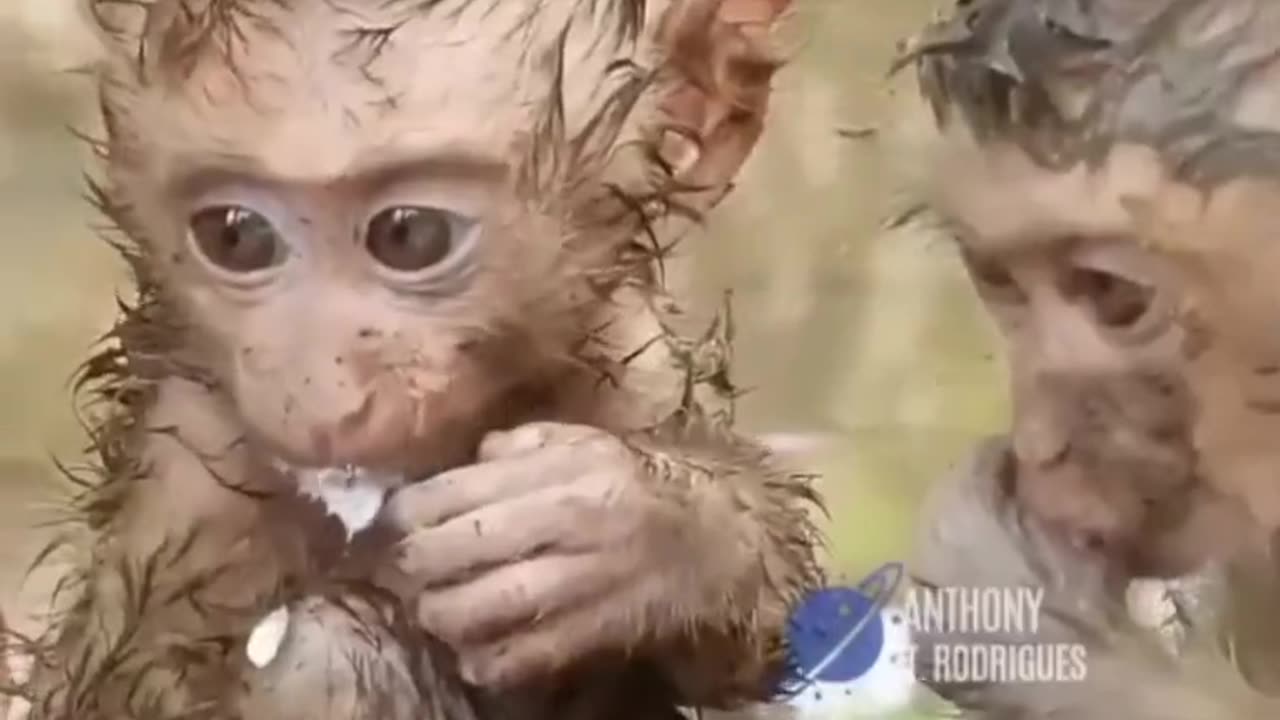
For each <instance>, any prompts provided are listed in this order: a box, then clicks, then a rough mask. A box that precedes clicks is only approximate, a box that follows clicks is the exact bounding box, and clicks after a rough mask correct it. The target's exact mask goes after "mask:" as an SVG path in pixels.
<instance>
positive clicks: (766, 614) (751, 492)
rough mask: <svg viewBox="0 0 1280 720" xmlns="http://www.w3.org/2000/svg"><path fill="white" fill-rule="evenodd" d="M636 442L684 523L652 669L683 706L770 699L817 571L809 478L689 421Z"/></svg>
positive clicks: (654, 624)
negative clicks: (797, 610) (796, 612)
mask: <svg viewBox="0 0 1280 720" xmlns="http://www.w3.org/2000/svg"><path fill="white" fill-rule="evenodd" d="M638 445H639V447H640V448H641V453H642V455H644V456H645V457H646V463H645V464H646V466H647V467H648V469H649V474H650V477H651V480H652V481H653V482H655V483H656V484H658V486H659V487H660V488H662V491H663V492H664V493H666V494H668V497H669V498H670V500H671V502H672V505H673V507H676V508H679V509H680V515H681V516H682V517H683V521H682V522H684V523H685V524H686V528H685V530H684V531H683V534H684V538H682V539H683V542H681V543H680V545H679V547H678V548H675V549H673V553H672V554H671V555H670V556H669V558H668V560H667V562H668V564H669V573H670V577H669V579H668V587H669V588H670V591H669V592H670V595H669V596H668V597H667V598H666V599H665V600H663V601H661V602H660V603H659V604H657V605H656V609H657V611H656V612H655V613H654V615H653V616H651V618H650V623H649V627H650V630H651V631H652V636H651V637H652V640H651V646H650V647H651V648H652V650H651V651H652V653H653V657H654V659H655V661H656V663H657V666H658V668H659V670H660V671H661V672H662V674H663V675H664V677H665V678H666V679H667V681H668V682H670V683H671V685H672V686H673V687H674V688H675V689H676V692H677V693H678V696H679V700H680V701H681V702H683V703H687V704H689V705H693V706H702V707H719V708H727V707H734V706H736V705H738V704H740V703H742V702H750V701H755V702H760V701H767V700H769V699H771V698H772V697H773V695H774V694H775V693H776V692H777V689H778V683H779V681H780V680H781V677H782V672H783V671H784V670H785V660H786V653H785V647H786V646H785V633H786V628H787V622H788V615H789V610H790V609H791V607H792V606H793V604H794V603H795V602H797V601H798V600H799V599H800V597H801V596H802V595H803V594H804V593H805V592H806V591H809V590H812V589H814V588H816V587H817V586H818V585H819V584H820V582H821V579H822V574H821V571H820V569H819V566H818V563H817V560H816V557H815V553H816V549H817V547H818V544H819V539H818V538H819V536H818V533H817V530H816V528H815V526H814V525H813V523H812V519H811V516H810V512H811V511H812V510H813V509H814V508H815V507H816V506H820V501H819V499H818V498H817V496H816V494H815V493H814V491H813V490H812V488H811V487H810V484H809V478H808V477H806V476H801V475H797V474H792V473H788V472H786V471H785V470H782V469H781V468H779V467H778V464H777V463H776V462H775V461H774V460H773V459H772V458H771V457H770V456H769V454H768V452H767V451H765V450H763V449H761V448H760V447H759V446H757V445H755V444H754V443H751V442H749V441H747V440H744V439H742V438H739V437H736V436H734V435H732V434H731V433H729V432H727V431H724V430H718V429H713V428H711V427H707V426H703V427H699V426H698V424H691V423H688V422H679V423H675V422H673V423H672V424H671V425H670V426H668V427H664V428H662V429H659V430H658V431H656V432H654V433H652V434H651V435H649V436H647V437H646V438H645V439H644V440H643V441H641V442H640V443H639V444H638ZM676 553H681V554H676Z"/></svg>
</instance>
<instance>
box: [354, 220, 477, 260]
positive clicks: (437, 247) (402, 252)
mask: <svg viewBox="0 0 1280 720" xmlns="http://www.w3.org/2000/svg"><path fill="white" fill-rule="evenodd" d="M467 222H468V221H467V220H466V219H464V218H462V217H460V216H458V215H455V214H454V213H451V212H449V211H447V210H441V209H439V208H433V207H416V206H408V205H406V206H401V207H393V208H388V209H386V210H383V211H381V212H379V213H378V214H377V215H374V216H373V219H372V220H370V221H369V227H368V228H367V230H366V232H365V247H366V248H367V249H368V251H369V254H370V255H371V256H373V259H374V260H377V261H378V263H380V264H381V265H383V266H384V267H386V268H387V269H389V270H394V271H396V272H402V273H410V272H417V271H421V270H426V269H427V268H430V267H433V266H435V265H438V264H439V263H441V262H442V261H444V260H445V259H446V258H448V257H449V255H450V253H451V251H452V250H453V249H454V247H455V245H456V244H457V243H458V242H459V240H460V236H461V235H462V234H463V232H464V231H465V230H466V227H465V225H466V223H467Z"/></svg>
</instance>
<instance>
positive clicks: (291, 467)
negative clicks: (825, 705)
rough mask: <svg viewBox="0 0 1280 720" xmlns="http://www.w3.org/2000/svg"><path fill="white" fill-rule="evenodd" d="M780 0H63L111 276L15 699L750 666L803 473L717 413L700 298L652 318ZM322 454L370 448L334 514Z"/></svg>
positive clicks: (748, 677) (536, 709)
mask: <svg viewBox="0 0 1280 720" xmlns="http://www.w3.org/2000/svg"><path fill="white" fill-rule="evenodd" d="M781 9H782V4H781V3H777V2H751V1H749V0H726V1H725V2H701V1H696V2H680V3H673V4H670V5H667V4H663V5H662V6H661V7H659V6H656V5H653V4H645V3H640V2H635V1H629V2H624V1H622V0H615V1H612V2H609V1H607V0H597V1H594V2H586V1H583V2H578V1H575V0H554V1H552V2H543V3H537V4H525V3H500V2H489V1H486V0H473V1H471V2H466V1H464V0H452V1H451V0H438V1H436V2H391V3H388V2H348V3H339V2H315V3H300V2H298V3H289V2H283V1H281V0H261V1H259V2H249V1H247V0H241V1H240V2H231V1H228V0H223V1H221V2H213V1H210V2H204V3H178V2H156V3H152V4H141V5H140V4H137V3H128V4H126V3H108V2H98V3H96V4H95V6H94V12H95V13H96V18H97V19H98V21H99V24H100V26H101V27H102V29H103V31H104V34H105V35H106V36H107V37H108V38H109V40H110V42H109V45H110V47H111V52H110V53H109V57H108V59H107V60H106V62H105V63H104V64H103V66H102V68H101V69H100V71H99V74H98V77H99V82H100V97H101V106H102V111H103V116H104V120H105V128H106V136H105V139H104V140H103V141H102V142H101V143H100V144H98V145H97V146H96V147H97V148H98V150H99V151H100V154H101V157H102V159H103V161H104V165H105V175H104V177H103V180H102V182H101V183H100V184H97V185H95V197H96V198H97V199H98V201H99V203H100V205H101V206H102V208H103V210H104V211H105V212H106V213H107V215H108V216H109V217H110V219H111V220H112V221H113V223H114V225H115V226H116V232H113V233H112V235H111V238H112V240H113V241H114V242H116V243H117V245H118V246H119V247H120V248H121V250H122V252H123V254H124V256H125V257H126V258H127V259H128V260H129V262H130V264H131V266H132V268H133V270H134V272H135V275H136V278H137V282H138V286H139V296H138V300H137V302H136V303H135V304H133V305H131V306H129V307H128V308H127V309H126V311H125V313H124V316H123V318H122V320H121V321H120V323H119V324H118V326H117V328H116V330H115V332H114V333H113V340H114V343H113V344H109V345H108V346H107V348H106V349H105V350H104V351H103V352H101V353H100V354H99V355H97V356H95V357H94V358H93V359H91V360H90V361H89V363H88V364H87V365H86V370H85V374H84V382H83V387H84V388H85V389H86V390H87V391H89V392H91V393H93V394H94V395H95V396H96V397H97V398H98V399H99V400H100V401H101V402H100V404H99V405H98V409H99V412H98V413H97V414H96V416H95V420H94V422H93V424H92V432H93V439H94V441H95V446H96V451H97V453H98V455H99V459H100V464H101V467H100V468H99V472H98V473H97V475H98V476H100V477H94V478H88V479H85V478H81V481H82V482H83V483H84V484H85V486H86V489H85V490H84V492H83V494H82V495H81V496H80V497H79V498H78V500H77V509H78V510H79V511H80V513H79V515H80V520H81V521H82V522H81V523H80V526H81V528H82V529H83V530H84V531H86V532H87V534H88V537H87V542H86V545H87V546H88V547H90V548H91V554H90V556H89V557H85V558H82V559H79V560H78V561H77V567H79V568H80V569H79V570H78V571H77V572H76V573H74V574H73V575H72V576H71V577H69V578H68V580H67V582H65V583H64V584H63V585H64V586H65V587H64V588H63V591H62V592H63V595H64V596H69V597H70V602H69V603H67V607H66V608H65V612H64V613H63V614H62V616H61V617H60V618H59V619H58V621H57V622H56V623H55V625H54V627H53V628H52V629H51V630H50V633H49V636H48V638H46V639H45V640H44V641H42V642H41V643H39V644H38V645H37V646H36V647H34V648H33V653H34V654H35V655H36V656H37V657H38V659H39V661H38V663H37V667H36V669H35V672H34V673H33V679H32V682H31V685H32V687H31V693H32V695H33V697H32V700H33V703H34V707H33V710H32V717H33V718H58V719H59V720H62V719H68V718H75V719H76V720H91V719H94V718H111V719H112V720H115V719H116V718H146V719H147V720H151V719H153V718H170V717H184V718H191V717H205V718H219V719H221V718H248V719H253V718H299V719H302V718H307V719H308V720H311V719H315V718H341V719H343V720H346V719H351V718H420V717H436V718H470V717H480V718H504V717H512V718H542V717H565V718H574V717H583V718H595V717H618V718H627V717H666V716H670V715H671V714H672V713H673V712H674V707H675V706H676V705H678V704H684V705H706V706H724V707H733V706H735V705H736V704H738V703H740V702H743V701H746V700H751V699H762V698H764V697H766V696H767V695H768V693H769V692H770V691H771V689H772V679H773V676H774V675H775V674H776V673H777V672H778V671H779V670H780V669H781V668H780V665H781V663H782V655H783V653H782V647H781V645H782V643H781V636H782V632H783V628H784V624H785V617H786V609H787V606H788V605H789V604H790V602H791V601H792V600H793V599H794V598H795V597H796V596H797V595H798V594H799V593H800V592H802V591H803V590H804V589H805V588H807V587H809V586H811V585H813V584H814V583H816V582H817V581H818V579H819V573H818V570H817V568H816V564H815V561H814V555H813V546H814V540H815V533H814V530H813V527H812V526H811V524H810V521H809V519H808V512H807V511H808V509H809V507H810V506H811V505H812V504H813V501H814V500H815V498H814V496H813V494H812V492H811V490H810V489H809V487H808V484H807V481H806V480H805V479H804V478H803V477H800V476H796V475H792V474H788V473H786V472H784V471H782V470H781V469H780V468H778V467H776V463H774V462H773V461H772V460H771V458H770V457H769V456H768V454H767V453H766V452H764V451H763V450H761V449H760V448H758V447H757V446H755V445H754V444H752V443H750V442H747V441H745V440H742V439H740V438H738V437H736V436H735V435H734V434H733V433H732V431H731V429H730V428H729V427H728V423H729V420H730V419H731V415H729V414H727V413H726V412H721V411H720V410H719V409H718V405H720V404H724V405H728V403H727V402H725V401H726V400H727V399H730V398H731V396H732V393H733V387H732V385H730V384H729V382H728V380H727V376H726V363H727V361H728V357H729V350H728V344H727V342H728V335H729V331H730V330H731V325H729V324H728V322H727V319H726V321H725V322H723V323H721V324H719V325H717V326H716V332H712V333H709V334H708V335H707V336H706V337H705V338H702V339H700V340H698V339H695V340H690V341H684V340H681V339H680V338H678V337H675V336H674V335H673V334H671V333H669V332H668V331H667V330H666V329H665V326H664V324H663V322H662V319H663V315H664V314H665V313H667V312H669V311H670V307H669V303H668V301H667V300H666V299H665V298H664V297H663V295H662V292H661V286H660V280H661V277H660V274H661V259H662V255H663V253H665V252H666V250H667V249H668V244H669V243H670V240H671V239H672V238H671V237H668V236H669V235H672V234H673V231H672V228H678V227H680V226H681V225H682V222H683V221H686V220H688V219H695V218H696V217H697V216H698V214H699V213H700V212H701V211H702V210H705V209H706V208H707V207H709V206H710V205H711V204H713V203H714V201H715V200H716V199H718V197H719V195H720V194H722V193H723V191H724V189H725V188H726V187H727V185H728V182H729V180H730V179H731V177H732V175H733V173H734V171H736V169H737V167H738V165H739V164H740V163H741V161H742V159H743V157H745V155H746V153H747V152H748V151H749V150H750V147H751V145H752V144H753V143H754V140H755V136H756V134H757V133H758V131H759V120H760V115H761V113H762V112H763V99H764V97H765V96H766V95H767V90H768V81H769V77H770V76H771V74H772V69H773V68H774V66H775V65H776V63H775V62H774V61H773V60H772V59H771V58H770V57H769V55H768V54H767V52H765V41H766V40H767V30H768V29H769V27H770V26H771V24H772V22H773V20H774V19H775V17H776V15H777V13H778V12H779V11H780V10H781ZM673 143H674V145H675V146H677V147H683V148H685V149H686V150H688V149H690V148H691V149H692V152H682V153H678V155H679V157H680V159H681V162H670V161H668V159H667V158H666V156H665V155H664V153H663V152H661V150H664V149H667V148H669V147H671V146H672V144H673ZM341 466H351V467H352V468H355V469H358V470H359V471H360V472H363V473H367V474H370V475H376V476H378V477H383V478H387V479H388V480H387V482H386V484H387V485H388V487H386V488H385V490H386V492H387V499H386V507H385V508H384V511H383V513H382V515H381V517H380V519H379V520H378V522H377V524H376V527H375V530H378V531H379V532H371V533H369V542H368V543H362V542H361V540H362V537H363V536H357V537H356V538H355V541H354V543H353V545H352V546H351V547H347V544H346V533H345V532H343V529H342V528H341V527H340V524H339V523H338V522H337V521H336V520H335V519H332V518H328V519H326V518H325V517H324V516H323V512H322V511H320V510H318V509H317V508H316V507H315V506H314V504H313V503H307V502H306V501H304V500H301V499H299V498H300V493H298V492H296V491H295V490H296V488H295V487H294V486H295V485H296V482H295V481H294V480H293V478H297V477H305V476H307V475H308V473H310V472H312V471H314V470H318V469H323V468H332V467H341ZM422 478H426V479H427V480H425V481H423V482H409V483H407V484H400V482H401V480H417V479H422ZM380 535H389V536H390V537H391V538H392V540H391V541H390V542H392V547H389V548H386V547H384V548H382V549H379V548H378V547H377V546H376V544H375V545H374V546H372V547H371V546H370V543H375V541H376V540H377V539H378V536H380ZM362 545H363V546H362ZM281 605H287V606H289V607H291V608H292V621H291V622H290V624H289V629H288V633H287V635H286V637H285V638H284V639H283V645H282V646H281V648H280V652H279V654H278V656H277V657H275V658H274V660H273V661H272V662H271V663H270V664H269V665H267V667H266V668H265V669H261V670H259V669H257V668H251V667H249V664H248V659H247V658H246V657H245V643H246V640H247V637H248V635H249V632H250V629H251V628H252V627H253V626H254V625H255V624H257V623H258V622H259V621H260V620H261V619H262V618H263V617H264V616H265V615H266V614H267V613H269V612H270V611H271V610H272V609H273V608H277V607H280V606H281ZM588 661H589V662H588ZM464 681H465V682H464Z"/></svg>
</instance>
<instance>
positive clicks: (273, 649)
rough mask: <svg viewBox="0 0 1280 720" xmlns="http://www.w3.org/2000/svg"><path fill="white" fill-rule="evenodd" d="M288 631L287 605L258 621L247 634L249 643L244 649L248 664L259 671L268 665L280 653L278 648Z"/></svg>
mask: <svg viewBox="0 0 1280 720" xmlns="http://www.w3.org/2000/svg"><path fill="white" fill-rule="evenodd" d="M288 630H289V606H288V605H281V606H280V607H278V608H276V609H275V610H272V611H271V612H270V613H269V614H268V615H267V616H266V617H264V618H262V619H261V620H259V621H258V624H257V625H254V626H253V632H251V633H249V643H248V645H247V646H246V647H245V654H246V655H248V656H249V662H251V663H253V666H254V667H256V668H258V669H259V670H261V669H262V668H264V667H266V666H268V665H270V664H271V661H272V660H275V659H276V655H277V654H278V653H279V652H280V646H281V645H282V644H284V636H285V633H286V632H288Z"/></svg>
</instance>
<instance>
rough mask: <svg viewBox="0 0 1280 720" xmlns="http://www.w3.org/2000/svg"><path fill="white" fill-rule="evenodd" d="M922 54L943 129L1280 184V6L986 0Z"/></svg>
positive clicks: (1066, 163)
mask: <svg viewBox="0 0 1280 720" xmlns="http://www.w3.org/2000/svg"><path fill="white" fill-rule="evenodd" d="M911 48H912V49H911V51H910V53H909V54H908V56H907V57H906V58H905V59H904V61H915V62H916V66H917V69H918V73H919V75H918V77H919V80H920V86H921V90H922V93H923V95H924V96H925V97H926V99H927V100H928V101H929V102H930V103H931V104H932V105H933V108H934V111H935V114H936V117H937V118H938V119H939V122H940V124H941V125H943V126H949V125H951V124H954V121H959V122H960V123H961V124H963V125H965V126H967V127H968V128H969V129H970V130H971V131H972V132H973V134H974V135H975V136H976V137H977V138H978V139H979V140H980V141H982V142H999V141H1007V142H1012V143H1016V144H1018V145H1019V146H1020V147H1022V148H1023V149H1024V150H1025V151H1026V152H1027V153H1028V154H1029V155H1030V156H1032V157H1033V158H1034V159H1035V160H1036V161H1037V162H1038V163H1039V164H1041V165H1043V166H1046V167H1051V168H1054V169H1058V170H1062V169H1068V168H1071V167H1072V166H1074V165H1075V164H1076V163H1078V162H1081V161H1084V162H1089V163H1093V164H1097V163H1099V162H1101V161H1102V160H1103V159H1105V158H1106V157H1107V155H1108V153H1109V152H1110V148H1111V146H1112V145H1114V144H1117V143H1121V144H1145V145H1148V146H1150V147H1152V148H1154V149H1156V150H1157V151H1158V152H1159V154H1160V157H1161V158H1162V159H1163V161H1164V162H1165V164H1166V165H1167V166H1168V167H1169V168H1170V169H1171V171H1173V172H1174V173H1175V174H1177V175H1178V176H1180V177H1181V178H1182V179H1184V180H1186V181H1188V182H1191V183H1193V184H1195V185H1197V186H1199V187H1201V188H1205V187H1212V186H1214V185H1216V184H1219V183H1223V182H1226V181H1228V180H1230V179H1232V178H1235V177H1239V176H1244V175H1277V176H1280V113H1278V112H1277V111H1280V83H1277V79H1278V78H1277V75H1276V71H1275V69H1274V68H1275V66H1276V64H1277V62H1278V59H1280V3H1274V2H1266V1H1264V0H1149V1H1146V2H1139V1H1138V0H1097V1H1096V2H1091V3H1081V2H1078V0H975V1H971V2H963V3H960V4H959V6H958V9H957V11H956V12H955V13H954V15H953V16H951V17H949V18H946V19H944V20H941V21H939V22H937V23H934V24H931V25H930V26H929V28H927V29H926V30H925V31H924V32H923V33H921V34H920V35H919V36H918V37H917V38H915V39H914V41H913V42H912V43H911Z"/></svg>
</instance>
